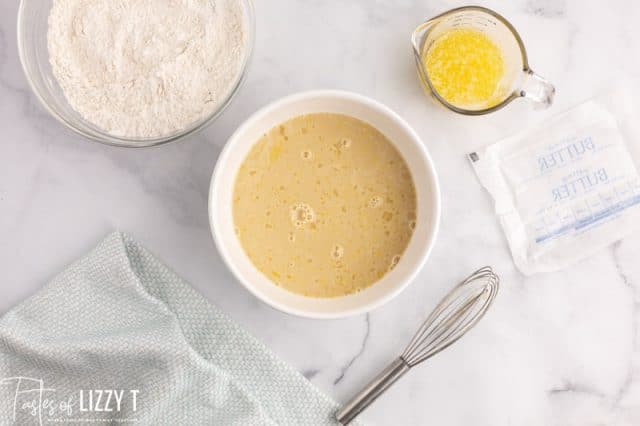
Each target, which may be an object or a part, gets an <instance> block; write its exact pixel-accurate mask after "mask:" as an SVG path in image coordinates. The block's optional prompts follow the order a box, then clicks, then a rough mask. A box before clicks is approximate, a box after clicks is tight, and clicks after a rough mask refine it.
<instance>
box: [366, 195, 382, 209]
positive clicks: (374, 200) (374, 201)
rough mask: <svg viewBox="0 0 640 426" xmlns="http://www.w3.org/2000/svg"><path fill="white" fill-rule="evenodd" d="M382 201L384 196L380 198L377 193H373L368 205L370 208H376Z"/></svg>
mask: <svg viewBox="0 0 640 426" xmlns="http://www.w3.org/2000/svg"><path fill="white" fill-rule="evenodd" d="M383 202H384V198H382V197H381V196H379V195H374V196H373V197H371V199H370V200H369V207H371V208H372V209H375V208H378V207H380V206H381V205H382V203H383Z"/></svg>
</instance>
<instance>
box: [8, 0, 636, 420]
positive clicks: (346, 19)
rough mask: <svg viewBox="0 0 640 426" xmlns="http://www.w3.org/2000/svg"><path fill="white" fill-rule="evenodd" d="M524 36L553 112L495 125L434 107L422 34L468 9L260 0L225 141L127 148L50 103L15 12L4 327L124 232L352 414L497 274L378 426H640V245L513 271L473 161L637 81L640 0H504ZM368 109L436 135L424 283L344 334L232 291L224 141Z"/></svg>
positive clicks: (403, 2)
mask: <svg viewBox="0 0 640 426" xmlns="http://www.w3.org/2000/svg"><path fill="white" fill-rule="evenodd" d="M479 4H481V5H484V6H487V7H491V8H494V9H496V10H497V11H498V12H500V13H502V14H503V15H505V16H506V17H507V18H508V19H509V20H510V21H511V22H512V23H513V24H514V25H515V26H516V28H517V29H518V31H519V32H520V34H521V36H522V38H523V40H524V42H525V44H526V47H527V52H528V56H529V61H530V63H531V66H532V68H533V69H534V70H535V71H536V72H538V73H540V74H541V75H543V76H544V77H546V78H548V79H549V80H550V81H552V82H553V83H554V84H555V85H556V87H557V91H558V92H557V98H556V104H555V105H554V106H553V107H552V108H550V109H549V110H546V111H535V110H533V109H532V108H531V107H530V106H529V105H527V104H526V103H524V102H514V103H513V104H512V105H510V106H509V107H508V108H505V109H504V110H501V111H499V112H497V113H495V114H492V115H489V116H484V117H463V116H458V115H455V114H453V113H450V112H448V111H444V110H442V109H439V108H437V107H436V106H434V105H433V104H432V103H430V101H429V100H428V99H427V98H426V97H425V96H424V94H423V93H422V89H421V87H420V84H419V82H418V79H417V77H416V73H415V69H414V64H413V57H412V53H411V48H410V44H409V36H410V34H411V32H412V30H413V28H414V27H415V26H417V25H418V24H419V23H421V22H422V21H423V20H425V19H427V18H429V17H431V16H433V15H435V14H437V13H440V12H443V11H445V10H447V9H450V8H453V7H457V6H461V5H464V3H463V2H462V1H458V0H434V1H430V2H425V1H418V0H398V1H391V0H376V1H370V0H353V1H349V2H339V1H331V0H314V1H304V2H303V1H295V0H269V1H266V0H255V7H256V18H257V39H256V46H255V51H254V52H255V54H254V57H253V61H252V64H251V67H250V70H249V74H248V78H247V81H246V83H245V85H244V87H243V88H242V89H241V91H240V93H239V95H238V97H237V98H236V99H235V100H234V101H233V102H232V104H231V105H230V107H229V108H228V109H227V110H226V111H225V113H224V114H222V116H220V118H219V119H218V120H216V122H215V123H213V125H212V126H210V127H209V128H207V129H206V130H205V131H203V132H201V133H199V134H197V135H194V136H193V137H191V138H189V139H188V140H185V141H183V142H181V143H177V144H171V145H167V146H162V147H158V148H153V149H144V150H125V149H118V148H113V147H108V146H102V145H99V144H96V143H93V142H88V141H86V140H84V139H82V138H81V137H79V136H77V135H75V134H73V133H71V132H69V131H67V130H66V129H64V128H63V127H62V126H61V125H60V124H58V123H57V122H56V121H55V120H54V119H53V118H51V117H50V116H49V115H48V113H46V111H45V110H44V109H43V108H42V107H41V106H40V105H39V102H38V100H37V99H36V97H35V96H34V95H33V94H32V93H31V90H30V89H29V87H28V84H27V82H26V80H25V77H24V75H23V73H22V69H21V67H20V63H19V60H18V52H17V44H16V40H15V34H16V15H17V8H18V1H3V2H0V129H1V130H2V142H1V143H0V266H2V271H3V274H2V275H3V280H2V284H0V314H2V313H4V312H6V311H8V310H9V309H10V308H11V307H12V306H14V305H16V304H17V303H19V302H20V301H21V300H23V299H24V298H26V297H28V296H29V295H30V294H32V293H34V292H36V291H37V290H38V288H39V287H40V286H41V285H42V284H43V283H45V282H46V281H48V280H49V279H51V277H52V276H53V275H54V274H56V273H57V272H59V271H60V270H62V269H63V268H64V267H65V266H66V265H68V264H69V262H71V261H73V260H74V259H76V258H77V257H79V256H80V255H81V254H83V253H84V252H86V251H87V250H88V249H90V248H91V247H92V245H94V244H95V243H97V242H98V241H99V240H100V239H102V237H104V236H105V235H106V234H107V233H108V232H110V231H111V230H113V229H120V230H122V231H125V232H128V233H130V234H131V235H132V236H134V237H135V238H136V239H138V240H139V241H140V242H141V243H143V244H144V245H145V246H146V247H148V248H149V249H150V250H151V251H153V252H154V253H155V254H156V255H157V256H158V257H159V258H160V259H162V260H163V261H165V262H166V263H167V265H169V266H170V267H172V268H173V269H174V270H175V271H176V272H177V273H178V274H179V275H181V276H182V277H184V278H185V279H186V280H187V281H189V282H191V283H192V284H193V286H194V287H195V288H196V289H197V290H198V291H200V292H201V293H202V294H203V295H204V296H205V297H206V298H207V299H208V300H210V301H211V302H212V303H215V304H216V305H218V306H219V307H220V308H221V309H222V310H223V311H225V312H226V313H227V314H228V315H229V316H230V317H231V318H233V319H234V320H235V321H237V322H238V323H240V324H241V325H242V326H244V327H245V328H247V329H248V330H249V331H250V332H251V333H253V334H254V335H255V336H257V337H258V338H259V339H260V340H262V341H263V342H264V343H265V344H266V345H267V346H269V347H270V348H272V349H273V350H274V351H275V352H276V353H277V354H279V355H280V356H281V357H282V358H283V359H285V360H286V361H288V362H289V363H291V364H292V365H293V366H294V367H295V368H296V369H298V370H299V371H300V372H301V373H302V374H304V375H305V376H306V377H307V378H308V379H309V380H311V381H312V382H313V383H314V384H316V385H317V386H318V387H319V388H321V389H322V390H323V391H325V392H326V393H327V394H329V395H331V396H332V397H334V398H335V399H337V400H339V401H346V400H347V399H348V398H349V397H350V396H351V395H352V394H353V393H354V392H356V391H358V390H359V389H360V388H361V387H362V386H363V385H364V384H365V383H366V382H368V381H369V380H370V379H371V378H372V377H373V376H374V375H375V374H377V373H378V372H379V371H380V369H381V368H384V367H385V366H386V365H387V363H388V362H390V361H391V360H392V359H393V358H394V357H396V356H397V355H398V354H399V353H400V351H402V349H403V348H404V346H405V345H406V344H407V342H408V341H409V339H410V338H411V336H412V335H413V333H414V332H415V330H416V329H417V327H418V326H419V324H420V323H421V322H422V321H423V320H424V319H425V317H426V316H427V315H428V313H429V311H430V310H431V309H433V307H434V306H435V305H436V303H437V302H438V300H439V299H440V298H441V297H442V296H443V295H444V294H445V293H446V291H447V290H448V289H449V288H450V287H451V286H452V285H454V284H455V283H456V282H457V281H458V280H460V279H462V278H464V276H466V275H467V274H468V273H470V272H471V271H473V270H475V269H477V268H478V267H480V266H483V265H485V264H490V265H492V266H493V267H494V269H495V270H496V271H497V272H498V273H499V274H500V276H501V278H502V287H501V292H500V294H499V295H498V297H497V299H496V303H495V305H494V306H493V308H492V309H491V311H490V312H489V313H488V314H487V316H486V317H485V318H484V319H483V320H482V322H481V323H480V324H479V325H478V327H477V329H474V330H473V331H472V332H471V333H470V334H469V335H468V336H466V337H465V338H464V339H463V340H461V341H460V342H459V343H457V344H456V345H454V346H452V347H451V348H449V349H447V350H446V351H445V352H443V353H441V354H438V355H437V356H435V357H434V358H432V359H431V360H429V361H428V362H426V363H424V364H422V365H420V366H418V367H416V368H415V369H413V370H412V371H411V372H410V373H409V374H407V375H406V376H405V377H404V378H403V379H402V380H401V381H400V382H398V383H397V384H396V385H394V386H393V388H391V389H390V390H389V392H388V393H387V394H385V395H384V396H383V397H381V398H380V399H379V400H378V401H376V402H375V404H374V406H372V407H371V409H370V410H368V411H367V412H365V413H364V414H363V420H365V421H366V422H367V423H368V424H372V425H431V424H434V425H443V426H447V425H471V424H473V425H480V426H502V425H505V426H506V425H518V426H519V425H527V426H528V425H535V426H537V425H558V426H560V425H562V426H564V425H575V426H584V425H593V426H595V425H628V426H630V425H638V424H640V327H639V323H640V287H639V286H640V263H639V262H638V261H637V258H638V253H639V252H640V235H637V234H636V235H631V236H629V237H628V238H626V239H625V240H623V241H621V242H619V243H616V244H615V245H613V246H611V247H609V248H607V249H605V250H602V251H601V252H600V253H598V254H597V255H595V256H593V257H591V258H589V259H587V260H585V261H583V262H581V263H579V264H577V265H574V266H572V267H570V268H567V269H566V270H564V271H560V272H557V273H549V274H540V275H535V276H531V277H525V276H523V275H521V274H520V273H519V272H518V271H517V270H516V269H515V267H514V265H513V262H512V260H511V256H510V253H509V249H508V247H507V244H506V241H505V238H504V236H503V234H502V232H501V230H500V227H499V224H498V223H497V221H496V219H495V217H494V216H493V213H492V208H493V206H492V205H491V201H490V200H489V198H488V196H487V194H486V193H485V192H484V191H483V190H482V188H481V187H480V185H479V184H478V182H477V180H476V178H475V176H474V174H473V172H472V170H471V167H469V165H468V163H467V160H466V158H465V154H467V153H468V152H471V151H473V150H475V149H477V148H478V147H480V146H483V145H485V144H487V143H489V142H491V141H494V140H497V139H499V138H501V137H504V136H507V135H509V134H510V133H513V132H515V131H517V130H519V129H520V128H522V127H523V126H527V125H532V124H535V123H540V122H542V121H543V120H544V119H545V118H546V117H549V116H552V115H554V114H557V113H559V112H560V111H562V110H563V109H565V108H567V107H569V106H571V105H574V104H576V103H577V102H579V101H580V100H582V99H585V98H588V97H589V96H591V95H592V94H593V93H595V92H596V91H597V90H598V89H600V88H603V87H606V86H607V85H608V84H610V83H611V82H612V81H614V80H616V79H618V76H620V75H628V74H635V75H638V71H637V70H638V69H640V55H638V52H640V37H638V36H637V22H638V21H639V20H640V3H638V2H633V1H631V0H614V1H610V2H606V3H605V2H601V1H597V0H558V1H555V0H513V1H509V2H505V1H498V0H491V1H483V2H480V3H479ZM318 88H333V89H344V90H352V91H355V92H359V93H363V94H366V95H368V96H371V97H373V98H375V99H377V100H379V101H382V102H383V103H385V104H387V105H388V106H389V107H391V108H392V109H394V110H395V111H396V112H398V114H400V115H401V116H402V117H403V118H405V119H406V120H407V121H408V122H409V123H410V124H411V125H412V126H413V127H414V128H415V130H416V131H417V132H418V134H419V135H420V136H421V137H422V138H423V140H424V143H425V145H426V146H427V148H428V149H429V151H430V153H431V155H432V157H433V160H434V162H435V165H436V168H437V170H438V174H439V177H440V181H441V187H442V202H443V212H442V213H443V214H442V226H441V230H440V234H439V237H438V241H437V243H436V246H435V249H434V251H433V253H432V255H431V257H430V259H429V261H428V262H427V265H426V266H425V268H424V269H423V270H422V271H421V272H420V274H419V275H418V277H417V278H416V280H415V283H413V285H411V286H410V287H409V288H408V289H407V290H406V291H405V292H403V293H402V294H401V295H400V296H398V297H397V298H396V299H395V300H394V301H393V302H391V303H389V304H388V305H386V306H384V307H382V308H380V309H378V310H376V311H374V312H371V313H369V314H367V315H361V316H357V317H353V318H349V319H345V320H336V321H313V320H305V319H299V318H295V317H292V316H288V315H285V314H282V313H279V312H277V311H275V310H273V309H271V308H269V307H267V306H265V305H264V304H262V303H261V302H259V301H258V300H257V299H256V298H254V297H253V296H251V295H250V294H249V293H248V292H247V291H245V290H244V289H243V288H242V287H241V286H240V285H239V284H238V283H236V281H235V280H234V279H233V277H232V276H231V274H230V273H229V271H228V270H227V269H226V268H225V266H224V264H223V263H222V260H221V259H220V257H219V255H218V254H217V252H216V250H215V247H214V244H213V242H212V240H211V236H210V232H209V225H208V218H207V192H208V186H209V180H210V177H211V172H212V170H213V166H214V164H215V161H216V158H217V156H218V155H219V153H220V150H221V148H222V147H223V146H224V143H225V141H226V139H227V138H228V137H229V136H230V135H231V133H232V132H233V131H234V129H235V128H236V127H237V126H238V125H240V123H242V121H243V120H244V119H245V118H247V117H248V116H249V115H250V114H251V113H252V112H254V111H255V110H257V109H258V108H260V107H261V106H263V105H265V104H267V103H268V102H270V101H272V100H275V99H277V98H279V97H281V96H284V95H287V94H291V93H294V92H297V91H302V90H309V89H318Z"/></svg>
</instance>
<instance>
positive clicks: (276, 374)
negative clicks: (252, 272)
mask: <svg viewBox="0 0 640 426" xmlns="http://www.w3.org/2000/svg"><path fill="white" fill-rule="evenodd" d="M337 407H338V406H337V404H336V403H335V402H334V401H332V400H331V399H330V398H328V397H327V396H325V395H324V394H322V393H321V392H320V391H318V390H317V389H316V388H315V387H314V386H313V385H311V383H309V382H308V381H307V380H306V379H305V378H304V377H303V376H302V375H300V374H299V373H298V372H296V371H295V370H294V369H292V368H291V367H290V366H288V365H287V364H285V363H284V362H283V361H282V360H280V359H279V358H277V357H276V356H275V355H274V354H273V353H271V352H270V351H269V350H268V349H267V348H265V347H264V346H263V345H262V344H261V343H259V342H258V341H257V340H256V339H254V338H253V337H251V336H250V335H248V334H247V333H246V332H245V331H243V330H242V329H240V328H239V327H238V326H237V325H235V324H234V323H232V322H231V321H230V320H229V319H227V318H226V317H225V316H224V315H223V314H221V313H220V311H219V310H218V309H216V308H215V307H214V306H212V305H210V304H209V303H208V302H207V301H206V300H205V299H203V298H202V297H201V296H200V295H199V294H197V293H196V292H195V291H194V290H193V289H192V288H191V287H190V286H189V285H188V284H187V283H185V282H184V281H183V280H182V279H180V278H179V277H178V276H176V275H175V274H174V273H173V272H171V271H170V270H169V269H167V268H166V267H165V266H163V265H162V264H161V263H160V262H158V261H157V260H156V259H155V258H154V257H153V256H151V255H150V254H149V253H148V252H147V251H146V250H145V249H144V248H143V247H141V246H140V245H138V244H137V243H136V242H135V241H133V240H132V239H131V238H129V237H127V236H126V235H123V234H120V233H115V234H112V235H111V236H109V237H108V238H107V239H106V240H105V241H103V242H102V243H101V244H100V245H99V246H98V247H97V248H95V249H94V250H93V251H92V252H91V253H90V254H89V255H88V256H86V257H85V258H84V259H82V260H80V261H79V262H77V263H76V264H75V265H73V266H71V267H70V268H69V269H67V270H66V271H65V272H63V273H62V274H61V275H59V276H58V277H57V278H55V279H54V280H53V281H52V282H51V283H50V284H49V285H47V286H46V287H45V288H44V289H42V290H41V291H40V292H39V293H37V294H36V295H35V296H33V297H31V298H30V299H28V300H27V301H25V302H24V303H22V304H21V305H19V306H18V307H16V308H15V309H13V310H12V311H10V312H9V313H7V314H6V315H4V316H3V317H2V318H1V319H0V425H5V424H7V425H13V424H18V425H30V424H45V423H64V424H71V423H74V424H89V423H109V424H119V423H138V424H145V425H243V426H245V425H296V426H298V425H333V424H336V422H335V421H334V420H333V413H334V412H335V411H336V409H337Z"/></svg>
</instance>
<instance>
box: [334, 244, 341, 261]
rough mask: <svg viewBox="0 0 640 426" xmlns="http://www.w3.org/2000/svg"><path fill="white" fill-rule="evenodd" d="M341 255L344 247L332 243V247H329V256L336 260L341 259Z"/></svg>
mask: <svg viewBox="0 0 640 426" xmlns="http://www.w3.org/2000/svg"><path fill="white" fill-rule="evenodd" d="M342 256H344V247H342V246H341V245H340V244H334V246H333V248H332V249H331V257H332V258H334V259H336V260H338V259H342Z"/></svg>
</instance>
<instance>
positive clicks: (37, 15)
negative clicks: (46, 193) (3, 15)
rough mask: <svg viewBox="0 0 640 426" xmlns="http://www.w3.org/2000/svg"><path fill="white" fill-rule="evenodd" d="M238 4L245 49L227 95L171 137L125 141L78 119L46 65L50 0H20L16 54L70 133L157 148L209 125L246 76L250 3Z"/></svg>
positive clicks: (252, 23) (251, 40)
mask: <svg viewBox="0 0 640 426" xmlns="http://www.w3.org/2000/svg"><path fill="white" fill-rule="evenodd" d="M239 1H241V3H242V6H243V10H244V15H245V22H246V26H245V27H246V32H247V34H246V36H247V40H246V43H247V45H246V49H245V54H244V57H243V58H242V67H241V71H240V72H239V73H238V76H236V80H235V82H234V83H233V85H232V86H231V88H230V89H229V93H227V95H226V96H225V97H224V99H223V100H222V101H221V102H220V105H219V106H218V108H217V109H216V110H215V111H213V112H212V113H210V114H209V115H207V116H206V117H204V118H202V119H200V120H199V121H196V122H194V123H192V124H191V125H189V126H188V127H187V128H185V129H182V130H179V131H176V132H174V133H171V134H167V135H163V136H160V137H153V138H126V137H121V136H114V135H111V134H109V133H107V132H106V131H105V130H102V129H100V128H98V127H97V126H95V125H93V124H92V123H90V122H88V121H87V120H85V119H84V118H83V117H81V116H80V114H78V113H77V112H76V111H75V110H74V109H73V108H72V107H71V105H69V103H68V102H67V99H66V97H65V95H64V92H63V91H62V88H61V87H60V86H59V85H58V81H57V80H56V78H55V76H54V75H53V70H52V69H51V65H50V64H49V51H48V47H47V30H48V18H49V11H50V10H51V7H52V4H53V0H22V1H21V2H20V8H19V10H18V52H19V55H20V61H21V62H22V67H23V69H24V72H25V75H26V76H27V80H28V81H29V85H30V86H31V88H32V89H33V91H34V93H35V94H36V96H37V97H38V99H40V102H42V105H44V107H45V108H46V109H47V111H49V112H50V113H51V115H53V116H54V117H55V118H57V119H58V121H60V122H61V123H62V124H64V125H65V126H67V127H68V128H70V129H71V130H73V131H75V132H77V133H79V134H81V135H83V136H85V137H87V138H89V139H92V140H95V141H98V142H101V143H105V144H109V145H116V146H124V147H131V148H138V147H145V146H153V145H160V144H163V143H167V142H172V141H176V140H179V139H183V138H185V137H186V136H188V135H190V134H192V133H194V132H196V131H198V130H200V129H202V128H204V127H205V126H207V125H209V124H211V122H213V120H215V118H216V117H217V116H218V115H219V114H220V113H221V112H222V111H223V110H224V109H225V108H226V106H227V105H229V103H230V102H231V99H233V97H234V95H235V94H236V93H237V92H238V89H239V88H240V86H241V84H242V82H243V81H244V78H245V76H246V73H247V66H248V64H249V59H250V57H251V51H252V50H253V43H254V39H255V19H254V9H253V3H252V1H251V0H239Z"/></svg>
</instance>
